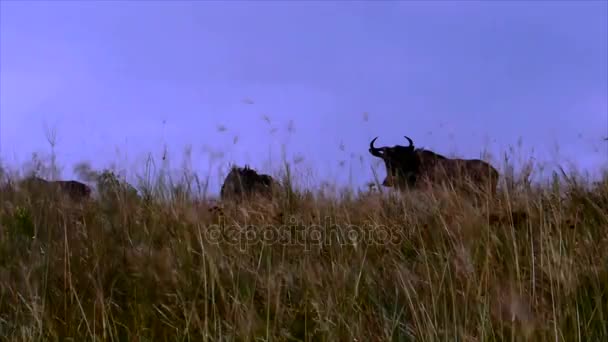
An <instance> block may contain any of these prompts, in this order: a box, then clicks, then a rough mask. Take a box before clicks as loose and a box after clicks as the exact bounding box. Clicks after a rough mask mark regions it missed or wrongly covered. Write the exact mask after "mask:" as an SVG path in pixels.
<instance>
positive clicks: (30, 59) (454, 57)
mask: <svg viewBox="0 0 608 342" xmlns="http://www.w3.org/2000/svg"><path fill="white" fill-rule="evenodd" d="M0 10H1V12H0V116H1V117H0V119H1V121H0V144H1V145H0V149H1V150H0V153H1V157H2V159H3V160H4V162H8V163H12V164H15V163H18V164H22V163H23V162H24V161H26V160H27V159H29V158H30V156H31V153H32V152H33V151H43V152H48V151H49V146H48V143H47V142H46V138H45V134H44V125H45V123H46V125H48V126H50V127H55V128H56V130H57V136H58V144H57V147H56V148H57V151H58V154H59V161H60V162H61V163H62V164H63V165H65V166H66V168H65V169H64V171H63V176H64V177H66V178H69V177H71V176H72V174H71V172H70V171H71V167H72V165H73V164H74V163H75V162H77V161H82V160H89V161H91V162H92V164H93V165H95V166H97V167H101V166H104V165H108V164H109V163H110V162H117V163H118V164H119V166H122V167H126V168H129V169H131V170H133V168H134V167H135V166H134V165H136V166H137V170H141V168H142V165H143V160H144V158H145V156H146V153H148V152H152V153H153V154H154V156H155V157H156V158H158V157H159V156H160V155H161V152H162V149H163V144H165V143H167V144H168V145H169V148H170V151H171V154H170V158H171V160H172V167H179V166H180V163H181V159H182V151H183V150H184V146H186V145H187V144H191V145H192V161H193V167H194V168H195V169H196V170H197V172H199V173H200V174H201V175H204V174H206V173H207V172H208V168H209V162H208V158H209V156H208V151H209V150H212V151H223V152H225V155H224V158H223V160H222V161H216V162H215V164H213V165H214V168H215V167H216V166H218V165H220V164H218V163H228V162H235V163H238V164H244V163H249V164H251V165H252V166H253V167H256V168H259V169H261V170H263V171H268V170H269V169H268V167H267V165H266V164H265V162H266V161H267V160H268V158H269V154H271V155H273V165H274V166H278V165H277V164H276V162H277V161H278V157H279V153H280V151H281V145H282V144H286V145H287V152H288V156H289V158H290V159H293V158H294V156H303V157H304V162H302V163H300V164H299V165H300V166H301V168H303V169H305V168H308V167H314V169H315V172H316V173H317V176H318V177H317V178H318V179H329V180H337V181H339V182H343V181H347V180H348V169H349V166H351V168H352V176H353V178H354V182H355V183H356V184H362V183H363V182H365V181H368V180H370V179H371V178H372V176H371V171H370V165H371V163H370V162H371V161H372V160H373V159H372V157H371V156H369V154H368V152H367V147H368V144H369V141H370V140H371V139H372V138H373V137H374V136H377V135H378V136H380V138H379V139H378V142H377V143H378V144H379V145H394V144H405V143H406V142H405V139H404V138H403V135H408V136H410V137H411V138H413V139H414V141H415V143H417V145H419V146H424V147H428V148H431V149H434V150H436V151H437V152H439V153H444V154H448V155H449V154H451V153H457V154H458V155H460V156H462V157H470V158H477V157H479V156H480V153H481V152H482V150H483V149H487V150H489V151H491V152H492V153H494V154H495V155H496V154H499V153H504V152H505V151H508V148H509V146H514V147H516V148H517V144H518V141H519V140H520V139H521V141H522V143H523V147H522V150H521V153H522V154H523V155H524V156H529V155H532V156H534V157H536V158H537V159H539V160H540V161H542V162H549V163H550V162H555V161H561V162H568V161H570V162H576V163H577V164H578V165H579V167H580V168H582V169H585V170H594V169H597V168H599V167H601V166H606V161H607V156H608V146H607V145H608V143H606V142H604V141H602V138H603V137H605V136H608V5H607V2H606V1H559V2H551V1H530V2H526V1H504V2H499V1H491V2H490V1H486V2H473V1H466V2H465V1H446V2H441V1H428V2H419V3H418V2H414V1H400V2H397V1H382V2H354V1H353V2H351V1H342V2H335V3H329V2H313V1H299V2H287V1H281V2H280V1H265V2H262V1H259V2H237V1H224V2H211V1H188V2H186V1H184V2H177V1H171V2H170V1H156V2H153V1H124V2H120V1H98V2H93V1H66V2H60V1H55V0H54V1H32V2H26V1H2V2H1V5H0ZM245 99H251V100H252V101H253V103H247V101H244V100H245ZM365 112H367V113H368V115H367V121H365V120H364V117H365V115H364V113H365ZM263 115H266V116H268V117H269V118H270V124H269V123H267V122H265V121H264V120H263V119H262V116H263ZM290 120H293V128H294V129H293V130H292V132H291V133H290V132H288V127H289V122H290ZM219 125H223V126H225V128H226V129H227V130H226V131H224V132H220V131H219V130H218V126H219ZM273 128H276V130H275V132H274V134H271V133H270V131H271V130H272V129H273ZM235 136H238V141H237V142H236V144H235V143H234V137H235ZM341 144H343V147H344V151H342V150H341V149H340V145H341ZM556 146H558V147H559V150H556ZM117 149H118V152H117ZM360 156H363V164H361V162H360ZM341 160H344V161H345V162H346V164H345V166H344V167H340V165H339V162H340V161H341ZM378 170H379V171H378V172H379V176H381V177H383V176H384V170H383V169H382V168H379V169H378ZM213 172H216V171H215V170H214V171H213ZM216 186H217V185H216ZM212 190H214V191H215V190H217V189H212Z"/></svg>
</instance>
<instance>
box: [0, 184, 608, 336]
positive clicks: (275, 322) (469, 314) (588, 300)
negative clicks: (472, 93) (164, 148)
mask: <svg viewBox="0 0 608 342" xmlns="http://www.w3.org/2000/svg"><path fill="white" fill-rule="evenodd" d="M489 203H491V204H487V203H477V204H476V203H473V202H471V201H470V200H467V199H464V198H461V197H460V196H458V194H456V193H452V192H450V191H448V190H436V191H433V192H425V193H418V192H412V193H409V194H407V195H404V196H396V195H394V194H389V195H387V194H381V193H378V192H368V193H358V194H354V193H345V194H343V196H341V197H340V198H339V199H335V198H331V197H329V196H323V195H318V196H316V194H313V193H311V192H303V191H296V190H294V189H290V188H289V187H287V188H286V189H284V190H283V191H282V192H281V193H278V194H277V197H276V198H275V199H274V200H273V201H271V202H268V201H253V202H249V203H245V204H240V205H236V204H234V203H222V204H221V205H217V204H214V203H211V202H208V201H201V200H196V199H193V198H191V196H189V195H188V194H187V193H183V192H181V193H180V196H174V197H172V198H171V199H164V200H162V201H161V200H160V199H159V197H155V196H146V198H144V199H138V198H134V197H132V196H131V197H129V196H126V195H125V193H122V192H120V191H119V192H116V193H114V194H113V195H112V196H105V197H104V198H102V199H97V200H92V201H90V202H88V203H84V204H78V203H76V204H75V203H71V202H70V201H69V200H66V199H58V198H54V197H53V196H34V195H32V194H28V193H25V192H24V191H22V190H18V189H14V188H11V187H9V186H6V187H4V188H3V191H2V192H1V193H0V336H1V337H2V339H6V340H14V341H21V340H23V341H32V340H41V339H44V340H66V339H69V338H72V339H74V340H77V341H85V340H104V341H132V340H138V341H139V340H142V341H144V340H145V341H165V340H167V341H169V340H170V341H175V340H192V341H203V340H210V341H217V340H238V341H249V340H251V341H253V340H273V341H274V340H276V341H321V340H323V341H436V340H447V341H455V340H458V341H488V340H501V341H502V340H530V341H543V340H547V341H549V340H551V341H603V340H608V324H606V321H607V320H608V176H607V177H604V179H603V181H602V182H600V183H598V184H594V185H592V186H583V185H582V184H580V183H572V182H570V183H568V182H565V181H564V180H561V181H558V180H555V182H554V183H552V184H548V185H547V186H539V187H533V186H531V185H530V184H527V183H526V184H518V183H517V182H515V183H513V182H512V183H510V185H509V186H508V188H505V187H503V188H502V189H501V190H500V193H499V195H498V197H497V198H496V199H495V200H494V201H492V202H489ZM512 213H516V215H512Z"/></svg>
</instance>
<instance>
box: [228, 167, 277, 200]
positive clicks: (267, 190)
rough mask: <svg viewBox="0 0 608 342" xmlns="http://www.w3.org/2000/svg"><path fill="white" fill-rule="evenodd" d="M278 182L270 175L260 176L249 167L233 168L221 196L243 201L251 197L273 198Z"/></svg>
mask: <svg viewBox="0 0 608 342" xmlns="http://www.w3.org/2000/svg"><path fill="white" fill-rule="evenodd" d="M275 185H276V181H275V180H274V179H273V178H272V177H271V176H269V175H266V174H260V173H258V172H256V171H255V170H253V169H251V168H250V167H249V166H247V165H245V167H242V168H241V167H237V166H233V167H232V168H231V170H230V172H229V173H228V175H227V176H226V178H225V179H224V183H223V184H222V189H221V193H220V196H221V198H222V200H225V199H243V198H251V196H257V195H259V196H261V197H265V198H268V199H270V198H272V191H273V187H274V186H275Z"/></svg>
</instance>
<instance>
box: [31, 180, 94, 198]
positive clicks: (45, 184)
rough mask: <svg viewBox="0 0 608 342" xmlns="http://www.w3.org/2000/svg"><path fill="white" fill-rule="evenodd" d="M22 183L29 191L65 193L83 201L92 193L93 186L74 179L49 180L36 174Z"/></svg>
mask: <svg viewBox="0 0 608 342" xmlns="http://www.w3.org/2000/svg"><path fill="white" fill-rule="evenodd" d="M22 185H24V186H25V187H26V188H27V190H29V191H35V192H40V191H42V192H51V193H61V194H65V195H68V196H69V197H70V198H71V199H72V200H74V201H82V200H84V199H87V198H89V197H90V195H91V188H90V187H89V186H88V185H86V184H84V183H81V182H78V181H74V180H69V181H47V180H45V179H42V178H40V177H35V176H34V177H30V178H27V179H25V180H24V181H23V182H22Z"/></svg>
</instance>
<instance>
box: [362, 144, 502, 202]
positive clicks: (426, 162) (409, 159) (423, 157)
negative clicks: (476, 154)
mask: <svg viewBox="0 0 608 342" xmlns="http://www.w3.org/2000/svg"><path fill="white" fill-rule="evenodd" d="M405 138H406V139H407V140H408V141H409V146H400V145H397V146H393V147H379V148H376V147H374V141H376V139H377V138H374V139H373V140H372V141H371V142H370V148H369V152H370V153H371V154H372V155H373V156H375V157H378V158H381V159H383V160H384V163H385V166H386V173H387V177H386V178H385V180H384V181H383V182H382V185H384V186H386V187H396V188H400V189H404V188H420V187H422V186H423V185H438V184H447V183H450V185H452V186H455V187H457V188H469V186H470V185H475V186H478V187H483V186H489V190H490V192H491V193H495V192H496V186H497V183H498V176H499V174H498V171H497V170H496V169H495V168H494V167H492V165H490V164H489V163H487V162H485V161H483V160H480V159H458V158H457V159H451V158H447V157H445V156H443V155H441V154H438V153H435V152H433V151H429V150H425V149H420V148H415V147H414V144H413V142H412V140H411V139H410V138H408V137H407V136H406V137H405Z"/></svg>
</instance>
